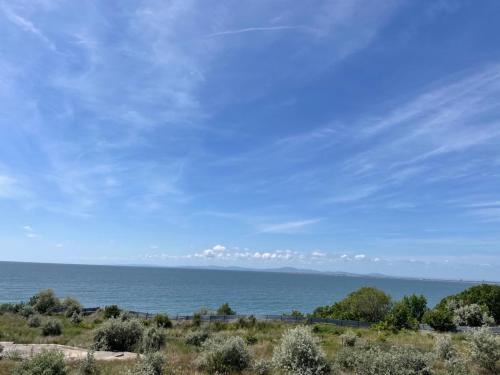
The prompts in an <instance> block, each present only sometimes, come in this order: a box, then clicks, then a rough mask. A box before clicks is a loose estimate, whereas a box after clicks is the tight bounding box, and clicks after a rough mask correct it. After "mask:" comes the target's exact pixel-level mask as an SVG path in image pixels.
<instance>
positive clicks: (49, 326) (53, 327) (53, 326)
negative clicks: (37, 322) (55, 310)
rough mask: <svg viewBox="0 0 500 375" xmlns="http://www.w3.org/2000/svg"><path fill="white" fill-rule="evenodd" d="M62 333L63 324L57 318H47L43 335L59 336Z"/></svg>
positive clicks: (43, 327)
mask: <svg viewBox="0 0 500 375" xmlns="http://www.w3.org/2000/svg"><path fill="white" fill-rule="evenodd" d="M61 333H62V325H61V323H59V321H57V320H55V319H49V320H47V321H46V322H45V323H44V324H43V326H42V335H44V336H59V335H60V334H61Z"/></svg>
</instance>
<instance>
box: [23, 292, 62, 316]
mask: <svg viewBox="0 0 500 375" xmlns="http://www.w3.org/2000/svg"><path fill="white" fill-rule="evenodd" d="M29 305H31V306H33V308H34V309H35V310H36V311H37V312H39V313H40V314H47V313H50V312H52V311H54V310H56V309H57V308H58V307H60V306H61V302H60V301H59V298H57V297H56V294H55V293H54V291H53V290H52V289H47V290H42V291H40V292H38V293H37V294H35V295H34V296H33V297H31V298H30V301H29Z"/></svg>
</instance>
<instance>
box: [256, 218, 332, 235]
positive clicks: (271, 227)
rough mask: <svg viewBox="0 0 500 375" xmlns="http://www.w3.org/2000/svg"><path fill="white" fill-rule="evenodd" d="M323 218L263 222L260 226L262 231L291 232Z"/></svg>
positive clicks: (301, 229) (295, 231) (298, 230)
mask: <svg viewBox="0 0 500 375" xmlns="http://www.w3.org/2000/svg"><path fill="white" fill-rule="evenodd" d="M321 220H322V219H321V218H315V219H307V220H296V221H286V222H281V223H270V224H262V225H260V226H259V227H258V228H259V232H260V233H276V234H279V233H283V234H291V233H298V232H301V231H303V230H304V229H306V228H307V227H309V226H312V225H314V224H317V223H319V222H320V221H321Z"/></svg>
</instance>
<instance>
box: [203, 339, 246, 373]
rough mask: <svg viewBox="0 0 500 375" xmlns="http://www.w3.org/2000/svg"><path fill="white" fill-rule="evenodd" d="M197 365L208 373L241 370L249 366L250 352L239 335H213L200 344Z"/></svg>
mask: <svg viewBox="0 0 500 375" xmlns="http://www.w3.org/2000/svg"><path fill="white" fill-rule="evenodd" d="M198 364H199V366H200V368H202V369H203V370H205V371H207V372H208V373H210V374H216V373H222V374H225V373H230V372H233V371H242V370H244V369H246V368H247V367H249V366H250V354H249V353H248V350H247V347H246V345H245V341H243V339H242V338H241V337H237V336H233V337H221V336H217V337H213V338H210V339H208V340H206V341H205V342H204V343H203V345H202V353H201V356H200V359H199V363H198Z"/></svg>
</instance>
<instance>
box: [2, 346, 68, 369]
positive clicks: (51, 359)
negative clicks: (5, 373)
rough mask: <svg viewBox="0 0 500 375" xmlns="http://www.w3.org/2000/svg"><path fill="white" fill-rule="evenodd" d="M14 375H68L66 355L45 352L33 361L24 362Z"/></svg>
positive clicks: (57, 352) (52, 351) (32, 359)
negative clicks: (65, 361)
mask: <svg viewBox="0 0 500 375" xmlns="http://www.w3.org/2000/svg"><path fill="white" fill-rule="evenodd" d="M12 374H13V375H67V374H68V369H67V367H66V364H65V363H64V354H63V353H61V352H59V351H54V350H51V351H43V352H41V353H39V354H36V355H35V356H34V357H33V358H31V359H26V360H24V361H22V362H21V363H20V364H19V365H18V366H16V367H15V368H14V370H13V372H12Z"/></svg>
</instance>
